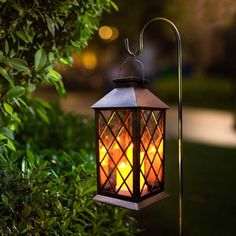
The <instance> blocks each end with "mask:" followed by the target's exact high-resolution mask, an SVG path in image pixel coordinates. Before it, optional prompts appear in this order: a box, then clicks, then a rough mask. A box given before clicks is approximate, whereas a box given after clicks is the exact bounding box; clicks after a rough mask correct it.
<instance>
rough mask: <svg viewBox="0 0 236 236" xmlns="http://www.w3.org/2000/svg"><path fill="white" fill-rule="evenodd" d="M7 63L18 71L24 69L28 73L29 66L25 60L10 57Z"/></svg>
mask: <svg viewBox="0 0 236 236" xmlns="http://www.w3.org/2000/svg"><path fill="white" fill-rule="evenodd" d="M9 64H10V65H11V66H12V67H13V68H14V69H16V70H17V71H18V72H21V71H24V72H26V73H28V74H30V70H29V67H28V65H27V62H26V61H25V60H23V59H21V58H16V57H15V58H12V59H10V60H9Z"/></svg>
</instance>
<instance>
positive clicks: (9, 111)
mask: <svg viewBox="0 0 236 236" xmlns="http://www.w3.org/2000/svg"><path fill="white" fill-rule="evenodd" d="M3 107H4V110H5V111H6V112H7V113H8V114H10V115H11V116H12V115H13V108H12V106H11V105H9V104H8V103H6V102H4V103H3Z"/></svg>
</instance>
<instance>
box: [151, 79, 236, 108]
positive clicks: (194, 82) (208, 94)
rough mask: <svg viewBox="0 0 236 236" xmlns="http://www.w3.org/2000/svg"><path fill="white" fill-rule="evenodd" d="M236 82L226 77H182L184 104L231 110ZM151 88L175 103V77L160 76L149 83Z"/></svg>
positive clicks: (163, 97) (166, 99)
mask: <svg viewBox="0 0 236 236" xmlns="http://www.w3.org/2000/svg"><path fill="white" fill-rule="evenodd" d="M235 86H236V83H235V82H233V81H232V80H230V79H227V78H211V77H207V76H203V77H184V80H183V101H184V105H188V106H195V107H207V108H218V109H227V110H233V109H234V106H235V102H236V98H235V96H234V93H235V90H236V87H235ZM151 89H152V90H153V91H154V92H155V93H156V94H157V95H158V96H159V97H160V98H161V99H162V100H163V101H165V102H168V103H177V101H178V97H177V96H178V92H177V78H175V77H174V76H164V78H163V77H162V76H161V79H156V80H154V81H152V83H151Z"/></svg>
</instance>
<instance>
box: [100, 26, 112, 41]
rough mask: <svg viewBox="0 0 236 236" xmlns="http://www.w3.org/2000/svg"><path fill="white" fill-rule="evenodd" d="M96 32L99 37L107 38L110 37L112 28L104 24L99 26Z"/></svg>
mask: <svg viewBox="0 0 236 236" xmlns="http://www.w3.org/2000/svg"><path fill="white" fill-rule="evenodd" d="M98 34H99V36H100V37H101V39H105V40H108V39H110V38H111V37H112V29H111V27H109V26H106V25H104V26H102V27H100V29H99V31H98Z"/></svg>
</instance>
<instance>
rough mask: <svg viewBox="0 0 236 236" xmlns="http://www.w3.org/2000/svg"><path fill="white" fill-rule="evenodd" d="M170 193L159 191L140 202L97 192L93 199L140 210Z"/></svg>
mask: <svg viewBox="0 0 236 236" xmlns="http://www.w3.org/2000/svg"><path fill="white" fill-rule="evenodd" d="M169 196H170V195H169V194H168V193H166V192H161V193H158V194H157V195H154V196H152V197H149V198H147V199H145V200H142V201H140V202H130V201H125V200H121V199H117V198H112V197H107V196H104V195H100V194H97V195H96V196H95V197H94V198H93V200H95V201H98V202H103V203H107V204H110V205H115V206H119V207H123V208H127V209H131V210H136V211H139V210H142V209H143V208H145V207H147V206H149V205H151V204H153V203H155V202H159V201H161V200H163V199H165V198H167V197H169Z"/></svg>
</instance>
